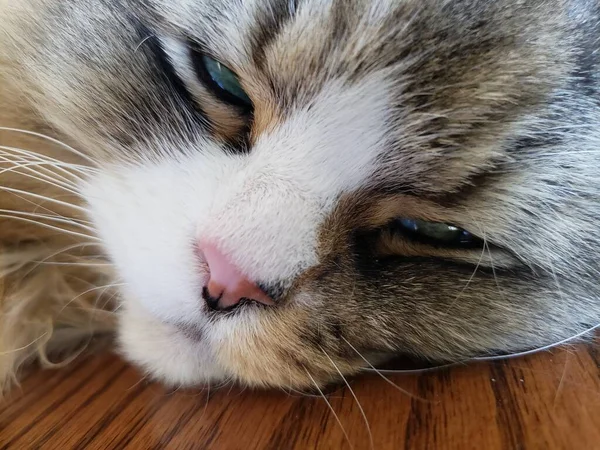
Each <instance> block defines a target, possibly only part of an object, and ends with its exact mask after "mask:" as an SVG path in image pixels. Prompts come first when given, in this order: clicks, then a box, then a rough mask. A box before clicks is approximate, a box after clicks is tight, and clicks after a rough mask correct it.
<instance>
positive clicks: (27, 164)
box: [0, 156, 83, 188]
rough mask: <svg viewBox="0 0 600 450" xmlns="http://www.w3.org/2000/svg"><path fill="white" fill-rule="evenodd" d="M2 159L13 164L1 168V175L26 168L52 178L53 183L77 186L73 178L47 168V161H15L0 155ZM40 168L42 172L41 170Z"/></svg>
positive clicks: (80, 179) (79, 179)
mask: <svg viewBox="0 0 600 450" xmlns="http://www.w3.org/2000/svg"><path fill="white" fill-rule="evenodd" d="M2 160H4V161H6V162H7V163H11V164H13V165H12V166H10V167H7V168H5V169H2V170H1V171H0V175H2V174H4V173H7V172H16V170H18V169H27V170H29V171H30V172H33V173H35V174H37V175H40V176H42V177H45V178H46V179H50V180H52V181H54V182H55V183H58V184H60V185H63V186H64V185H66V186H70V187H73V188H77V184H76V183H75V182H74V181H73V180H70V179H69V178H66V177H64V176H63V175H60V174H58V173H56V172H52V171H51V170H49V169H48V166H50V165H51V164H48V163H45V162H39V161H35V162H31V161H29V162H20V163H15V162H14V161H13V160H11V159H10V158H7V157H5V156H3V157H2ZM32 167H37V168H39V169H41V170H34V169H32ZM52 167H56V166H55V165H52ZM42 170H43V171H44V172H42ZM16 173H19V172H16ZM73 177H74V178H75V179H76V180H78V181H80V182H82V181H83V179H82V178H79V177H77V176H75V175H73Z"/></svg>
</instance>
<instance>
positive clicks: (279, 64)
mask: <svg viewBox="0 0 600 450" xmlns="http://www.w3.org/2000/svg"><path fill="white" fill-rule="evenodd" d="M412 4H413V2H412V1H403V2H398V1H396V2H394V1H380V0H376V1H371V2H365V1H359V0H337V1H323V0H267V1H265V0H249V1H243V2H241V1H224V2H218V4H217V3H215V2H210V1H202V0H201V1H198V0H194V1H192V0H182V1H175V2H172V1H165V0H153V1H152V2H150V3H149V4H147V5H146V6H145V8H146V12H150V17H152V18H153V19H154V21H155V22H154V24H155V25H156V26H157V27H165V30H166V31H167V32H171V33H173V34H179V35H180V36H181V37H185V38H186V39H190V40H195V41H199V42H200V43H202V44H203V45H204V46H205V47H206V48H207V49H208V50H209V51H210V52H211V53H213V54H214V56H216V57H218V58H221V59H223V60H224V61H223V62H224V63H227V64H229V65H231V66H233V67H234V68H236V69H240V68H247V67H248V66H258V67H259V68H260V69H261V70H263V71H264V72H269V71H272V72H273V73H269V75H276V72H279V73H281V72H283V73H285V72H286V71H289V72H293V73H296V74H297V75H298V79H307V78H306V77H307V76H311V75H312V76H314V75H315V74H323V75H328V76H329V77H330V78H331V77H334V76H344V75H350V74H351V73H354V74H355V75H356V74H357V73H362V74H365V73H366V72H368V71H369V69H373V68H381V67H382V66H385V65H386V64H390V63H391V62H392V61H397V60H398V59H399V58H401V57H402V55H400V54H399V49H398V45H397V44H398V43H400V44H401V45H404V44H403V43H402V41H399V40H398V33H400V32H401V31H402V30H405V28H406V22H407V21H409V20H410V16H411V12H414V11H412V10H413V7H412V6H411V5H412ZM309 79H310V78H309ZM313 81H314V80H313ZM287 82H288V83H289V82H290V80H287Z"/></svg>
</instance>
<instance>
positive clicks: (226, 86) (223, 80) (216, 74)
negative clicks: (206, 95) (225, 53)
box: [192, 51, 252, 109]
mask: <svg viewBox="0 0 600 450" xmlns="http://www.w3.org/2000/svg"><path fill="white" fill-rule="evenodd" d="M192 57H193V61H194V68H195V70H196V73H197V74H198V77H199V78H200V79H201V80H202V81H203V82H204V84H205V85H206V86H207V87H208V88H209V89H210V90H211V91H212V92H213V93H214V94H215V95H216V96H217V97H218V98H219V99H221V100H222V101H224V102H226V103H229V104H232V105H235V106H239V107H242V108H244V109H248V108H252V101H251V100H250V97H248V94H246V92H245V91H244V88H242V85H241V83H240V80H239V78H238V76H237V75H236V74H235V73H234V72H233V71H232V70H231V69H229V68H228V67H226V66H225V65H223V64H221V63H220V62H219V61H217V60H216V59H214V58H211V57H210V56H207V55H205V54H203V53H200V52H197V51H193V55H192Z"/></svg>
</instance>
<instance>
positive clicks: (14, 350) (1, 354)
mask: <svg viewBox="0 0 600 450" xmlns="http://www.w3.org/2000/svg"><path fill="white" fill-rule="evenodd" d="M47 335H48V332H45V333H43V334H42V335H40V336H38V337H37V338H35V339H34V340H33V341H31V342H30V343H29V344H27V345H23V346H22V347H19V348H13V349H11V350H8V351H5V352H0V356H5V355H10V354H12V353H17V352H20V351H22V350H26V349H28V348H29V347H31V346H32V345H35V344H36V343H37V342H39V341H41V340H42V339H44V338H45V337H46V336H47Z"/></svg>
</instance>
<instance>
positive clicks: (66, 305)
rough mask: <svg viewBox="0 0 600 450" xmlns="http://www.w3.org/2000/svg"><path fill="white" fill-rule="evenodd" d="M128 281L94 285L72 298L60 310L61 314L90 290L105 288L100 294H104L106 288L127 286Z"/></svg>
mask: <svg viewBox="0 0 600 450" xmlns="http://www.w3.org/2000/svg"><path fill="white" fill-rule="evenodd" d="M126 284H127V283H112V284H105V285H103V286H94V287H93V288H90V289H88V290H86V291H83V292H82V293H80V294H78V295H77V296H76V297H74V298H72V299H71V300H69V301H68V302H67V303H66V304H65V305H64V306H63V307H62V308H61V310H60V311H59V314H60V313H62V312H63V311H64V310H65V309H67V308H68V307H69V305H71V303H73V302H74V301H76V300H77V299H79V298H81V297H83V296H84V295H86V294H89V293H90V292H94V291H98V290H100V289H104V291H103V292H102V293H101V294H100V295H102V294H103V293H104V292H106V290H107V289H108V288H117V287H121V286H125V285H126Z"/></svg>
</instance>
